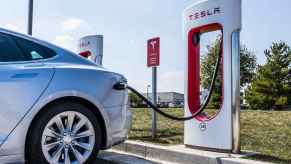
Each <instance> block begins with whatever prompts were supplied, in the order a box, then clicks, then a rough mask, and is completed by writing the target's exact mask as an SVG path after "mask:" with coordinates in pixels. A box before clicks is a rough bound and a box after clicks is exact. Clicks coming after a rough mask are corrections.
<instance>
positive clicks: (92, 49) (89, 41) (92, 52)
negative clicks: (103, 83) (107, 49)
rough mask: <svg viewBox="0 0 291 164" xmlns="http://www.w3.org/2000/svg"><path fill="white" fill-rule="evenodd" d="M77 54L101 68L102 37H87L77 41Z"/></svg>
mask: <svg viewBox="0 0 291 164" xmlns="http://www.w3.org/2000/svg"><path fill="white" fill-rule="evenodd" d="M79 54H80V55H81V56H83V57H85V58H88V59H89V60H91V61H93V62H94V63H96V64H97V65H100V66H102V59H103V35H89V36H85V37H82V38H81V39H80V40H79Z"/></svg>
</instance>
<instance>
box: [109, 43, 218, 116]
mask: <svg viewBox="0 0 291 164" xmlns="http://www.w3.org/2000/svg"><path fill="white" fill-rule="evenodd" d="M221 58H222V42H221V43H220V50H219V54H218V57H217V59H216V65H215V70H214V74H213V77H212V81H211V85H210V88H209V94H208V96H207V98H206V99H205V101H204V102H203V103H202V105H201V106H200V107H199V109H198V110H197V112H195V113H194V114H192V115H191V116H189V117H175V116H172V115H170V114H167V113H165V112H163V111H162V110H160V109H159V108H158V107H157V106H156V105H154V104H153V103H152V102H151V101H149V100H148V99H147V98H146V97H145V96H143V95H142V94H141V93H140V92H138V91H137V90H136V89H134V88H133V87H131V86H129V85H127V84H126V83H125V82H118V83H116V84H115V85H114V86H113V88H114V89H116V90H124V89H128V90H130V91H131V92H132V93H134V94H136V95H137V96H138V97H140V98H141V99H142V100H143V101H144V102H145V103H146V104H147V105H149V107H151V108H152V109H153V110H154V111H156V112H157V113H159V114H161V115H162V116H164V117H166V118H169V119H172V120H175V121H189V120H192V119H193V118H195V117H197V116H198V115H200V114H201V113H202V112H203V111H204V110H205V108H206V106H207V105H208V103H209V101H210V99H211V95H212V93H213V90H214V88H215V80H216V78H217V75H218V72H219V66H220V62H221Z"/></svg>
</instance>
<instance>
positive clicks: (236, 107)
mask: <svg viewBox="0 0 291 164" xmlns="http://www.w3.org/2000/svg"><path fill="white" fill-rule="evenodd" d="M239 32H240V31H235V32H233V34H232V55H231V58H232V64H231V65H232V140H233V143H232V152H233V153H236V154H239V153H240V148H241V145H240V100H241V99H240V46H239V40H240V39H239Z"/></svg>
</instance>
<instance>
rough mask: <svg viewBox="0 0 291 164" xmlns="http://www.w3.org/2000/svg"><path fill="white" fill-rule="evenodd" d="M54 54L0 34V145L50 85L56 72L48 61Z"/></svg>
mask: <svg viewBox="0 0 291 164" xmlns="http://www.w3.org/2000/svg"><path fill="white" fill-rule="evenodd" d="M47 53H53V51H52V50H47V49H46V47H43V46H41V45H38V44H36V43H34V42H31V41H28V40H25V39H22V38H18V37H15V36H11V35H7V34H3V33H0V144H1V143H3V142H4V141H5V139H6V137H7V136H8V135H9V133H10V132H11V131H12V130H13V129H14V128H15V127H16V126H17V124H18V123H19V122H20V120H21V119H22V118H23V117H24V116H25V114H26V113H27V112H28V111H29V110H30V109H31V108H32V107H33V105H34V104H35V103H36V102H37V100H38V99H39V97H40V96H41V95H42V93H43V92H44V91H45V89H46V88H47V86H48V85H49V83H50V81H51V79H52V77H53V74H54V69H53V68H52V67H50V66H49V65H48V64H46V62H44V61H45V60H48V59H47V58H50V57H53V56H54V55H55V54H49V55H48V54H47Z"/></svg>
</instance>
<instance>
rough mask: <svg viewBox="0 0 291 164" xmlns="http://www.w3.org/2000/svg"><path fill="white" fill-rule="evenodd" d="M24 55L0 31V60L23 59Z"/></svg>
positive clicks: (8, 37) (11, 40) (7, 36)
mask: <svg viewBox="0 0 291 164" xmlns="http://www.w3.org/2000/svg"><path fill="white" fill-rule="evenodd" d="M24 60H26V59H25V56H24V54H23V53H22V52H21V50H20V49H19V47H18V46H17V44H16V43H15V42H14V40H13V39H12V38H11V37H10V36H9V35H5V34H1V33H0V62H13V61H24Z"/></svg>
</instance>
